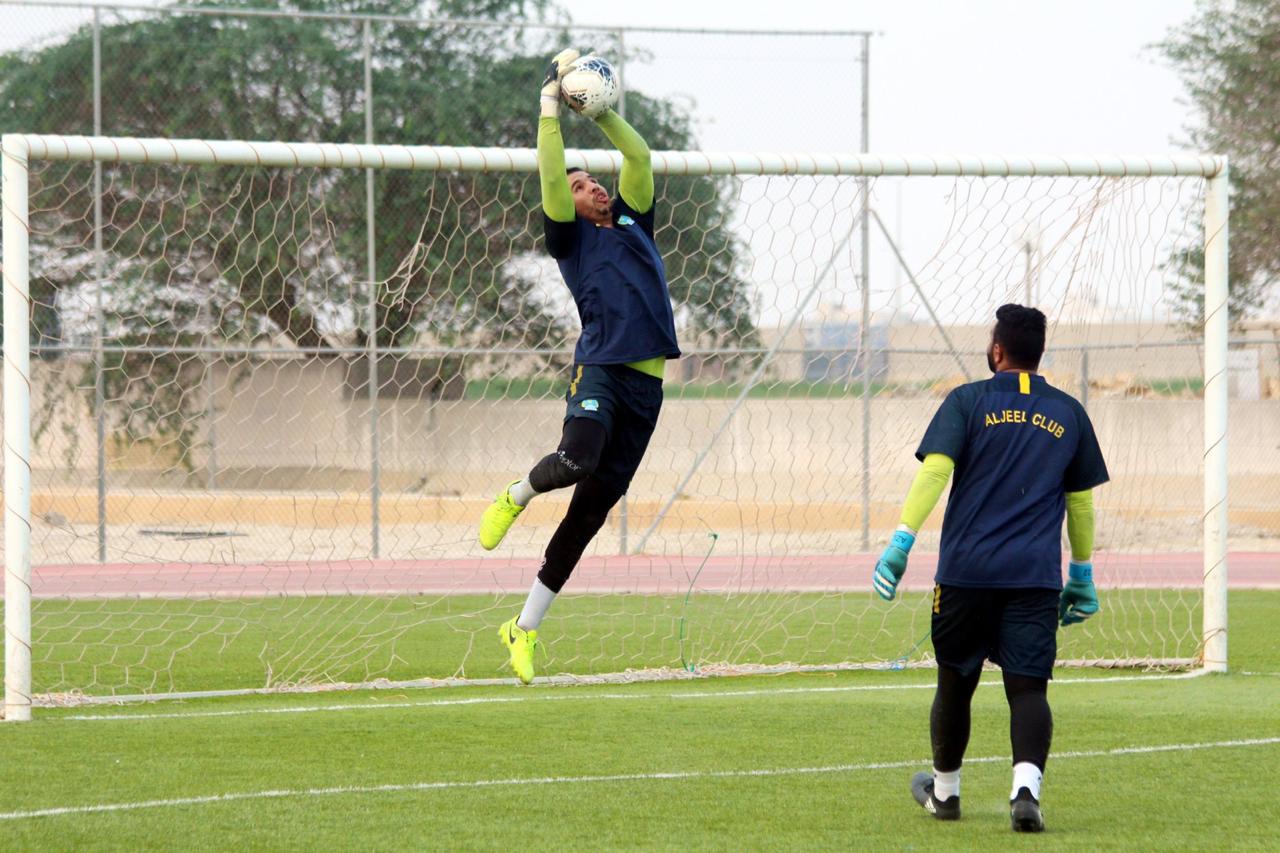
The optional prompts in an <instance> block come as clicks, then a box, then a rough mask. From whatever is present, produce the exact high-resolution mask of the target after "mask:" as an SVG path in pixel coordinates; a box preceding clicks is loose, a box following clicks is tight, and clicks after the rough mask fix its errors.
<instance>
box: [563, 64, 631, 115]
mask: <svg viewBox="0 0 1280 853" xmlns="http://www.w3.org/2000/svg"><path fill="white" fill-rule="evenodd" d="M621 92H622V81H621V80H619V79H618V72H617V71H615V70H614V69H613V66H612V65H610V64H609V60H607V59H602V58H601V57H599V56H596V55H594V54H588V55H586V56H583V57H580V58H578V59H577V60H576V61H575V62H574V63H573V64H572V65H570V66H569V72H568V73H567V74H565V75H564V76H563V77H561V78H560V95H561V96H562V97H563V98H564V102H565V103H566V104H568V105H569V109H571V110H573V111H574V112H575V113H577V114H578V115H581V116H586V117H587V118H597V117H598V116H600V115H602V114H603V113H604V111H605V110H608V109H612V108H613V106H614V105H615V104H617V103H618V95H619V94H621Z"/></svg>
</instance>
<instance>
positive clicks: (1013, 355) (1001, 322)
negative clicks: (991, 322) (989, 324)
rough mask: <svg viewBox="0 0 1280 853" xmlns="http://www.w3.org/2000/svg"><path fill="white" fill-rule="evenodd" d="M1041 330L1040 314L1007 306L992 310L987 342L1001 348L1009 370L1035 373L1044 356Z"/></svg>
mask: <svg viewBox="0 0 1280 853" xmlns="http://www.w3.org/2000/svg"><path fill="white" fill-rule="evenodd" d="M1044 330H1045V318H1044V312H1042V311H1040V309H1038V308H1029V307H1027V306H1025V305H1015V304H1013V303H1009V304H1008V305H1001V306H1000V307H999V308H997V309H996V327H995V330H994V331H993V332H992V333H991V339H992V340H993V341H995V342H996V343H998V344H999V345H1000V346H1001V347H1003V348H1004V352H1005V357H1006V358H1007V359H1008V360H1009V364H1010V365H1011V366H1013V367H1020V368H1022V369H1024V370H1035V369H1036V368H1037V367H1039V366H1040V357H1041V356H1042V355H1044Z"/></svg>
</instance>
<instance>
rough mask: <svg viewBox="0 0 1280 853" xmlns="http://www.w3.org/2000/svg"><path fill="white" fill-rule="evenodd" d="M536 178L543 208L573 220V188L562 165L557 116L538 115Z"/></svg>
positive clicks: (558, 219) (564, 219)
mask: <svg viewBox="0 0 1280 853" xmlns="http://www.w3.org/2000/svg"><path fill="white" fill-rule="evenodd" d="M538 178H539V180H540V181H541V183H542V209H543V211H545V212H546V214H547V216H549V217H550V218H552V219H554V220H555V221H556V222H572V221H573V218H574V215H573V191H572V190H570V189H569V179H568V177H566V176H565V169H564V137H563V136H561V135H560V119H558V118H555V117H554V116H543V117H542V118H540V119H538Z"/></svg>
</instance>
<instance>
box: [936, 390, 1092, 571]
mask: <svg viewBox="0 0 1280 853" xmlns="http://www.w3.org/2000/svg"><path fill="white" fill-rule="evenodd" d="M929 453H944V454H946V455H947V456H949V457H951V458H952V459H953V460H954V461H955V463H956V469H955V479H954V481H953V482H952V484H951V496H950V497H949V498H948V499H947V514H946V516H945V517H944V518H943V521H942V549H941V554H940V555H939V558H938V574H937V577H936V581H937V582H938V583H939V584H945V585H950V586H967V587H1042V588H1048V589H1061V588H1062V519H1063V515H1064V514H1065V512H1066V493H1067V492H1081V491H1084V490H1085V489H1091V488H1093V487H1094V486H1099V485H1101V484H1103V483H1105V482H1106V481H1107V480H1108V479H1110V478H1109V476H1108V474H1107V466H1106V463H1105V462H1104V461H1103V459H1102V450H1101V448H1099V447H1098V438H1097V436H1096V435H1094V432H1093V424H1092V423H1091V422H1090V421H1089V415H1088V414H1087V413H1086V412H1085V410H1084V407H1083V406H1081V405H1080V403H1079V402H1077V401H1076V400H1075V398H1073V397H1072V396H1071V395H1069V394H1065V393H1063V392H1062V391H1059V390H1058V389H1057V388H1054V387H1052V386H1050V385H1049V383H1048V382H1046V381H1045V380H1044V377H1042V376H1035V375H1031V374H1027V373H1017V372H1007V373H998V374H996V375H995V376H993V377H992V378H990V379H987V380H985V381H982V382H971V383H969V384H968V385H961V386H960V387H959V388H956V389H955V390H954V391H952V392H951V393H950V394H948V395H947V399H946V400H944V401H943V403H942V405H941V406H940V407H939V408H938V411H937V413H936V414H935V415H934V416H933V421H932V422H930V424H929V428H928V430H926V431H925V434H924V438H923V439H922V440H921V442H920V447H919V449H917V450H916V456H917V457H918V458H920V459H921V460H923V459H924V457H925V455H926V454H929Z"/></svg>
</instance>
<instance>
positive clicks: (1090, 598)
mask: <svg viewBox="0 0 1280 853" xmlns="http://www.w3.org/2000/svg"><path fill="white" fill-rule="evenodd" d="M1097 612H1098V590H1097V588H1095V587H1094V585H1093V563H1077V562H1075V561H1074V560H1072V561H1071V565H1070V567H1069V568H1068V569H1067V584H1066V586H1064V587H1063V588H1062V596H1061V597H1060V598H1059V599H1058V620H1059V621H1060V622H1062V625H1063V627H1064V628H1065V627H1066V626H1067V625H1075V624H1077V623H1079V622H1083V621H1084V620H1086V619H1088V618H1089V617H1090V616H1092V615H1093V614H1095V613H1097Z"/></svg>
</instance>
